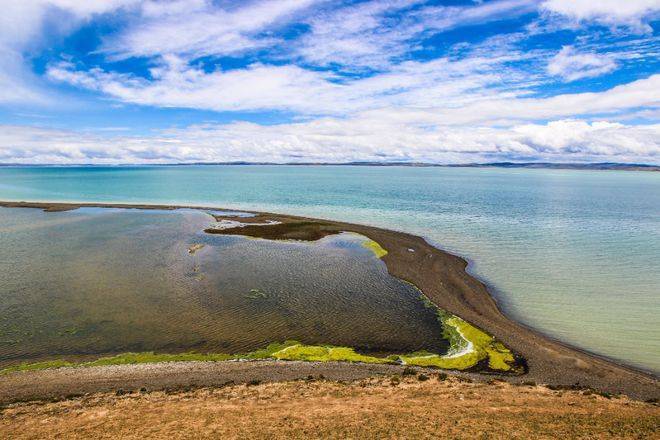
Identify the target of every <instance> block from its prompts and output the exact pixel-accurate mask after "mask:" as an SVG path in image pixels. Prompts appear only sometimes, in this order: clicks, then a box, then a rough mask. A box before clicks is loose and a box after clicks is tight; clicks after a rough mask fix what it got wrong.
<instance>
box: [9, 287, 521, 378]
mask: <svg viewBox="0 0 660 440" xmlns="http://www.w3.org/2000/svg"><path fill="white" fill-rule="evenodd" d="M251 293H252V294H254V295H255V298H263V297H265V294H263V292H261V291H259V290H258V289H253V290H252V291H251ZM260 294H263V295H260ZM420 300H421V301H423V303H424V305H425V306H426V307H429V308H433V309H434V310H435V311H436V313H437V316H438V321H439V323H440V324H441V325H442V329H443V336H444V337H445V338H446V339H447V340H448V341H449V347H450V348H449V350H448V352H447V354H444V355H439V354H436V353H431V352H427V351H419V352H415V353H410V354H405V355H390V356H388V357H376V356H370V355H366V354H361V353H358V352H356V351H355V349H354V348H351V347H340V346H332V345H305V344H302V343H300V342H298V341H285V342H283V343H271V344H269V345H268V346H266V347H265V348H262V349H258V350H254V351H251V352H249V353H243V354H226V353H195V352H188V353H177V354H167V353H153V352H141V353H122V354H118V355H115V356H108V357H101V358H99V359H96V360H94V361H88V362H79V363H74V362H69V361H66V360H62V359H59V360H52V361H45V362H36V363H23V364H20V365H15V366H11V367H8V368H5V369H2V370H0V374H7V373H11V372H16V371H33V370H43V369H49V368H61V367H95V366H108V365H127V364H142V363H157V362H189V361H202V362H217V361H228V360H259V359H277V360H283V361H310V362H359V363H368V364H405V365H414V366H418V367H434V368H441V369H447V370H466V369H470V368H475V367H477V366H478V364H480V363H483V362H484V361H487V365H488V369H490V370H492V371H497V372H510V371H516V369H517V368H516V365H515V362H516V360H515V357H514V356H513V353H511V351H510V350H509V349H508V348H507V347H506V346H505V345H504V344H502V343H501V342H499V341H497V340H496V339H495V338H494V337H493V336H490V335H488V334H487V333H485V332H484V331H482V330H480V329H478V328H477V327H475V326H473V325H472V324H470V323H468V322H467V321H465V320H463V319H461V318H459V317H458V316H456V315H452V314H450V313H448V312H446V311H444V310H441V309H439V308H438V307H436V306H435V304H433V303H432V302H431V301H430V299H429V298H428V297H426V295H424V294H422V293H421V292H420Z"/></svg>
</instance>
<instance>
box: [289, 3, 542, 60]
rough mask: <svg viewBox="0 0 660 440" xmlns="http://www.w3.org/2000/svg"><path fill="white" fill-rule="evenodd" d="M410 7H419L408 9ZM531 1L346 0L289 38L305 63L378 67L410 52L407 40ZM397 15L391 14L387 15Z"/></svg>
mask: <svg viewBox="0 0 660 440" xmlns="http://www.w3.org/2000/svg"><path fill="white" fill-rule="evenodd" d="M414 6H419V7H418V8H414ZM534 8H535V1H534V0H499V1H493V2H490V3H488V4H476V5H468V6H453V7H449V6H428V5H427V4H425V2H424V1H421V0H387V1H377V2H367V3H361V4H358V5H357V6H356V5H348V6H345V7H343V8H338V9H334V10H328V11H324V12H321V13H320V14H317V15H316V16H313V17H311V18H310V19H308V20H307V21H308V23H309V25H310V28H311V29H310V32H309V33H307V34H305V35H304V36H303V37H302V38H301V39H300V41H298V42H296V43H294V47H295V48H296V49H295V52H294V53H295V54H297V55H299V56H301V57H302V58H303V59H304V60H305V61H306V62H308V63H311V64H314V65H321V66H328V65H331V64H339V65H341V66H343V68H345V69H348V70H351V69H359V68H363V67H369V68H376V69H382V68H384V67H387V66H389V65H390V64H391V60H392V59H393V58H396V57H400V56H402V55H404V54H405V53H407V52H408V51H410V49H411V46H413V47H414V44H411V40H413V39H419V38H420V37H423V36H429V35H432V34H435V33H439V32H445V31H448V30H451V29H454V28H458V27H461V26H470V25H475V24H483V23H487V22H491V21H496V20H500V19H503V18H508V19H510V18H513V17H517V16H519V15H522V14H525V13H527V12H530V11H532V10H533V9H534ZM394 14H397V15H398V17H397V18H393V15H394Z"/></svg>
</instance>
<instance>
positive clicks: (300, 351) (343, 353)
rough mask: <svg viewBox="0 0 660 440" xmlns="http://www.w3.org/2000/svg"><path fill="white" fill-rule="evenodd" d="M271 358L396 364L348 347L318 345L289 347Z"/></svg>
mask: <svg viewBox="0 0 660 440" xmlns="http://www.w3.org/2000/svg"><path fill="white" fill-rule="evenodd" d="M273 357H274V358H275V359H278V360H286V361H311V362H329V361H336V362H362V363H366V364H391V363H396V358H395V357H394V358H379V357H375V356H369V355H364V354H360V353H356V352H355V350H354V349H352V348H350V347H334V346H330V345H328V346H320V345H303V344H297V345H291V346H289V347H286V348H284V349H282V350H280V351H278V352H275V353H273Z"/></svg>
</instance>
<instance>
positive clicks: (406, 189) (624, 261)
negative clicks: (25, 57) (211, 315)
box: [0, 166, 660, 372]
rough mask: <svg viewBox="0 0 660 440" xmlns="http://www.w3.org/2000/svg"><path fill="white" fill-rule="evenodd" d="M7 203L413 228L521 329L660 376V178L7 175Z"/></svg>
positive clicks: (293, 172)
mask: <svg viewBox="0 0 660 440" xmlns="http://www.w3.org/2000/svg"><path fill="white" fill-rule="evenodd" d="M0 199H2V200H32V201H45V200H49V201H96V202H133V203H176V204H204V205H212V206H220V207H228V208H236V209H255V210H267V211H275V212H286V213H294V214H304V215H310V216H315V217H325V218H331V219H338V220H345V221H352V222H359V223H367V224H372V225H377V226H382V227H387V228H392V229H398V230H404V231H407V232H411V233H415V234H419V235H422V236H424V237H426V238H427V239H428V240H429V241H430V242H432V243H434V244H436V245H437V246H439V247H441V248H443V249H447V250H449V251H451V252H454V253H457V254H460V255H462V256H464V257H466V258H468V259H469V260H470V261H471V262H472V264H471V267H470V270H471V272H472V273H474V274H476V275H477V276H479V277H480V278H481V279H483V280H485V281H487V282H488V283H489V284H490V285H491V286H493V287H494V292H495V295H496V297H497V300H498V302H499V303H500V305H501V307H502V308H503V309H504V310H505V311H506V312H507V313H508V314H509V315H511V316H513V317H514V318H516V319H518V320H519V321H522V322H523V323H525V324H528V325H530V326H533V327H535V328H537V329H540V330H542V331H543V332H545V333H547V334H549V335H551V336H553V337H556V338H558V339H561V340H563V341H566V342H569V343H572V344H574V345H577V346H579V347H582V348H585V349H588V350H590V351H593V352H596V353H600V354H603V355H606V356H610V357H613V358H616V359H620V360H623V361H625V362H627V363H629V364H631V365H636V366H639V367H642V368H646V369H649V370H652V371H655V372H659V371H660V320H658V316H659V315H660V268H659V264H658V261H659V259H660V173H651V172H616V171H571V170H505V169H470V168H407V167H330V166H326V167H313V166H295V167H294V166H189V167H113V168H84V167H81V168H4V169H2V168H0Z"/></svg>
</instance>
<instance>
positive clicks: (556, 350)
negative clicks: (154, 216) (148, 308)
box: [0, 201, 660, 399]
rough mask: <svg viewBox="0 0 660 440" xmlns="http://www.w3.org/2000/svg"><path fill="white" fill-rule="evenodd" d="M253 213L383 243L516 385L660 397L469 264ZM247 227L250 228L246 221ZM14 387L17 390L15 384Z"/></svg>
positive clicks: (383, 235) (642, 377) (59, 206)
mask: <svg viewBox="0 0 660 440" xmlns="http://www.w3.org/2000/svg"><path fill="white" fill-rule="evenodd" d="M0 207H8V208H11V207H25V208H39V209H44V210H46V211H51V212H54V211H65V210H72V209H77V208H79V207H114V208H129V209H130V208H132V209H166V210H174V209H179V208H191V209H203V210H209V209H213V210H222V209H221V208H216V207H200V206H178V205H149V204H139V205H135V204H110V203H45V202H42V203H38V202H34V203H32V202H2V201H0ZM245 212H251V213H254V214H255V217H250V220H249V222H255V223H264V222H266V221H267V220H275V221H281V222H292V221H301V220H303V221H305V222H317V223H322V224H323V225H324V226H330V227H332V228H333V229H336V230H342V231H350V232H356V233H359V234H362V235H365V236H367V237H369V238H371V239H372V240H374V241H376V242H378V243H379V244H380V245H381V246H382V247H383V248H384V249H386V250H387V251H388V253H387V255H385V256H383V257H382V259H383V261H384V263H385V264H386V266H387V269H388V271H389V272H390V274H391V275H393V276H395V277H397V278H399V279H402V280H404V281H408V282H410V283H412V284H414V285H415V286H417V287H418V288H419V289H420V290H421V291H422V292H423V293H424V294H425V295H426V296H427V297H428V298H430V299H431V300H432V301H433V302H434V303H435V304H436V305H437V306H438V307H440V308H442V309H444V310H447V311H449V312H450V313H453V314H455V315H458V316H460V317H462V318H464V319H465V320H467V321H468V322H470V323H472V324H474V325H476V326H477V327H479V328H481V329H482V330H484V331H486V332H488V333H489V334H491V335H494V336H495V337H496V338H497V339H498V340H500V341H502V342H503V343H504V344H506V345H507V346H508V347H509V348H511V349H512V350H513V351H514V352H515V353H517V354H518V355H520V356H522V357H523V358H524V359H525V361H526V364H527V368H528V371H527V373H526V374H524V375H522V376H514V377H506V376H503V377H504V378H505V379H506V380H508V381H511V382H524V381H534V382H536V383H544V384H549V385H553V386H564V387H591V388H594V389H598V390H603V391H606V392H610V393H613V394H616V393H624V394H627V395H629V396H631V397H634V398H639V399H649V398H658V396H659V394H660V386H659V384H658V378H657V376H656V375H655V374H651V373H645V372H642V371H640V370H637V369H635V368H633V367H628V366H626V365H622V364H619V363H617V362H615V361H612V360H610V359H606V358H604V357H602V356H598V355H594V354H591V353H588V352H586V351H584V350H581V349H578V348H575V347H572V346H570V345H568V344H565V343H563V342H561V341H556V340H554V339H552V338H549V337H548V336H546V335H543V334H542V333H540V332H538V331H536V330H534V329H530V328H528V327H527V326H524V325H522V324H520V323H518V322H516V321H514V320H512V319H510V318H508V317H507V316H505V315H504V314H503V313H502V312H501V310H500V309H499V307H498V306H497V303H496V302H495V300H494V298H493V296H492V295H491V294H490V292H489V291H488V288H487V286H486V285H485V284H484V283H482V282H481V281H479V280H478V279H476V278H474V277H473V276H471V275H470V274H469V273H468V272H467V271H466V268H467V265H468V263H467V261H466V260H465V259H463V258H461V257H458V256H455V255H452V254H450V253H448V252H445V251H442V250H440V249H438V248H436V247H434V246H432V245H431V244H429V243H428V242H426V240H424V239H423V238H422V237H418V236H415V235H411V234H407V233H404V232H397V231H391V230H386V229H381V228H376V227H371V226H366V225H358V224H352V223H345V222H338V221H330V220H318V219H313V218H308V217H299V216H290V215H284V214H272V213H263V212H255V211H245ZM228 218H231V217H228ZM239 220H241V221H246V219H245V218H240V219H239ZM255 226H257V225H255ZM257 229H258V228H257ZM257 233H258V232H257ZM264 233H265V232H264ZM250 235H254V234H252V233H251V234H250ZM255 236H258V235H255ZM411 249H413V250H414V252H413V251H411ZM12 374H15V373H12ZM17 374H30V373H17ZM74 376H75V375H72V376H71V380H74V381H75V380H76V379H75V377H74ZM11 377H12V375H9V376H6V377H5V378H4V379H3V381H5V382H6V381H7V380H10V378H11ZM15 377H19V376H15ZM498 377H499V376H498ZM16 380H18V379H16ZM7 386H8V388H9V389H11V387H10V386H9V385H8V384H7ZM38 386H39V384H35V387H37V388H38Z"/></svg>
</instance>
